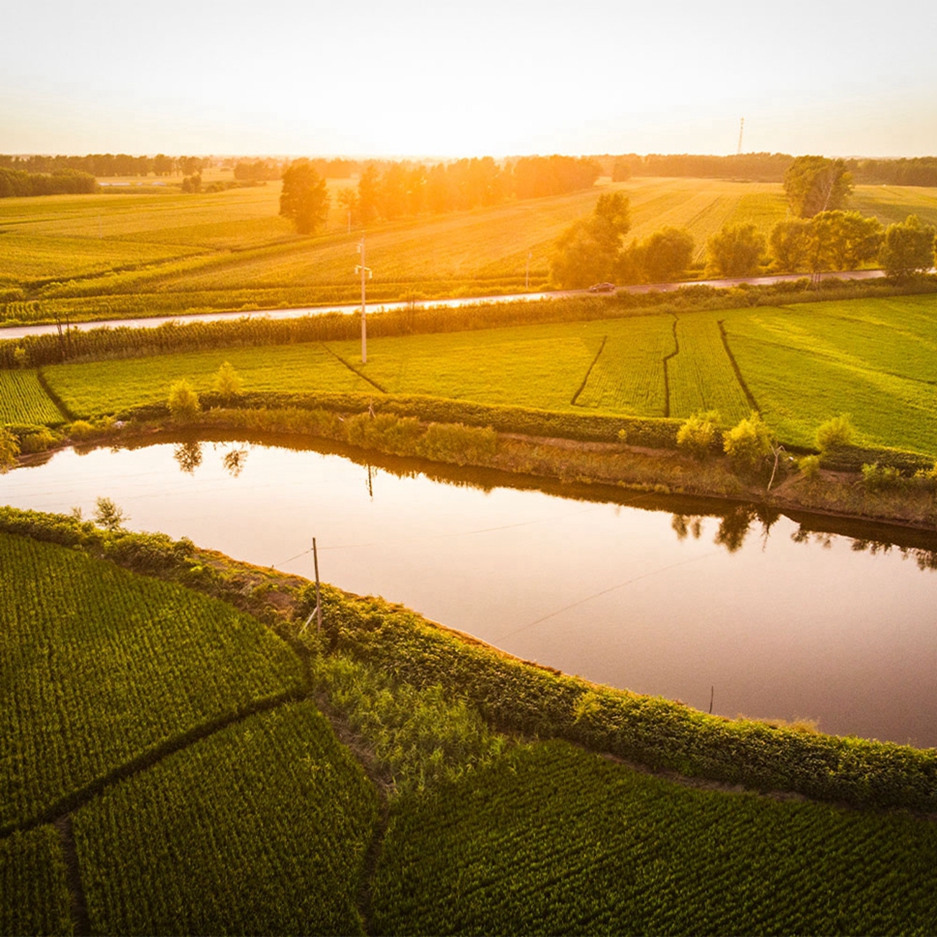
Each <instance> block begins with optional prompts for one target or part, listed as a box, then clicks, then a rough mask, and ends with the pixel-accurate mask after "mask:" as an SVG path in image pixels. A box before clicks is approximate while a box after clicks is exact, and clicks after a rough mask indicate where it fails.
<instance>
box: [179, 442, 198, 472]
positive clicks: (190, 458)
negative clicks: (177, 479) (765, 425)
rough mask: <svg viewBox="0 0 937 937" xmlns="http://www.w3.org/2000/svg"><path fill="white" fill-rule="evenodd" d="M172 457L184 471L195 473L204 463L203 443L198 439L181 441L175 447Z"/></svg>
mask: <svg viewBox="0 0 937 937" xmlns="http://www.w3.org/2000/svg"><path fill="white" fill-rule="evenodd" d="M172 457H173V458H174V459H175V460H176V462H177V463H178V465H179V468H180V469H181V470H182V471H183V472H186V473H187V474H189V475H193V474H195V470H196V469H197V468H198V467H199V466H200V465H201V464H202V444H201V443H200V442H198V441H197V440H191V441H190V442H180V443H178V444H177V445H176V446H174V447H173V450H172Z"/></svg>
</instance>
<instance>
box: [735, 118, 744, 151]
mask: <svg viewBox="0 0 937 937" xmlns="http://www.w3.org/2000/svg"><path fill="white" fill-rule="evenodd" d="M744 130H745V118H744V117H743V118H742V119H741V121H740V122H739V148H738V152H736V154H735V155H736V156H741V155H742V132H743V131H744Z"/></svg>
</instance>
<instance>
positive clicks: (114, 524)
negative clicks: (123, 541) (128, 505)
mask: <svg viewBox="0 0 937 937" xmlns="http://www.w3.org/2000/svg"><path fill="white" fill-rule="evenodd" d="M94 505H95V507H94V522H95V524H97V525H98V527H103V528H104V529H105V530H112V531H113V530H120V528H121V527H123V526H124V522H125V521H129V520H130V518H129V517H128V516H127V515H126V514H124V512H123V511H122V510H121V509H120V508H119V507H118V506H117V505H116V504H115V503H114V502H113V501H112V500H111V499H110V498H98V499H97V501H95V502H94Z"/></svg>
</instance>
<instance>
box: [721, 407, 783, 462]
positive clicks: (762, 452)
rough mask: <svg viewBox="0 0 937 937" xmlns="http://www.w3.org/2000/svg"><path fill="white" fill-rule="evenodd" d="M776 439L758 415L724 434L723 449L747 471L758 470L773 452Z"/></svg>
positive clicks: (742, 421) (752, 416)
mask: <svg viewBox="0 0 937 937" xmlns="http://www.w3.org/2000/svg"><path fill="white" fill-rule="evenodd" d="M773 442H774V437H773V435H772V433H771V430H770V429H768V427H767V426H766V425H765V423H764V421H763V420H762V419H761V417H760V416H759V415H758V413H757V412H756V411H754V410H752V412H751V415H750V416H748V417H747V418H746V419H744V420H740V421H739V422H738V423H737V424H736V425H735V426H733V427H732V429H730V430H729V431H728V432H727V433H724V434H723V437H722V447H723V449H724V450H725V453H726V455H727V456H729V458H730V459H731V460H732V461H733V462H735V463H736V464H737V465H739V466H741V467H743V468H746V469H756V468H758V466H759V465H760V464H761V462H762V461H763V460H764V458H765V456H767V455H768V453H770V452H771V448H772V444H773Z"/></svg>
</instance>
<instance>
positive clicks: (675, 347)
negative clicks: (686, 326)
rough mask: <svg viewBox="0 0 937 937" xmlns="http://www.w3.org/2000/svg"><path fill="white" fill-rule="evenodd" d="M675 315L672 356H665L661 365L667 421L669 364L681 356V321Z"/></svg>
mask: <svg viewBox="0 0 937 937" xmlns="http://www.w3.org/2000/svg"><path fill="white" fill-rule="evenodd" d="M671 315H673V326H672V328H673V351H672V352H670V354H667V355H664V357H663V358H662V359H661V364H663V366H664V419H665V420H667V419H669V418H670V368H669V367H668V366H667V362H668V361H670V359H671V358H676V357H677V355H679V354H680V339H679V338H677V323H678V322H679V321H680V320H679V319H678V318H677V316H676V315H675V314H674V313H671Z"/></svg>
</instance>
